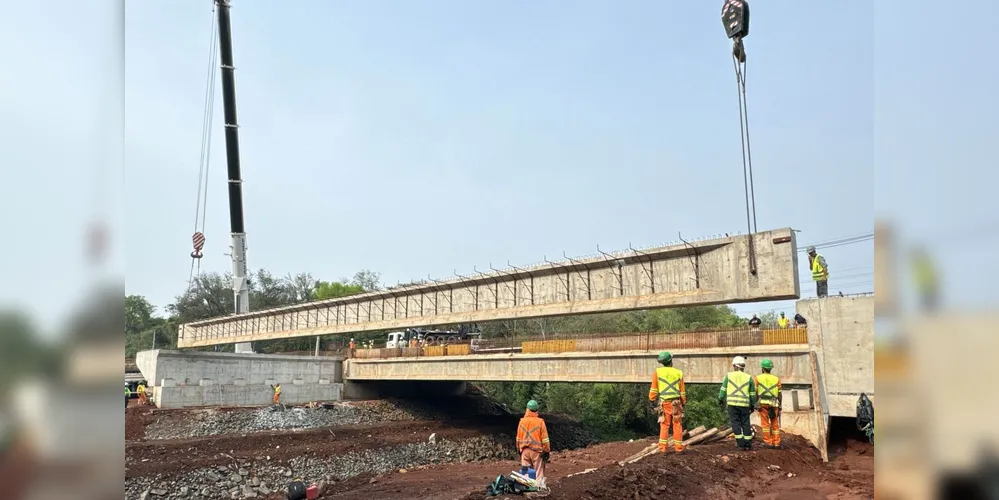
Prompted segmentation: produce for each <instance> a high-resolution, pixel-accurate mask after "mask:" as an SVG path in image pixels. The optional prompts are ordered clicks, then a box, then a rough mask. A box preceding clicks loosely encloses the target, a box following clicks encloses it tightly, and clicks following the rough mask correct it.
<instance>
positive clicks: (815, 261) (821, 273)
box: [808, 247, 829, 297]
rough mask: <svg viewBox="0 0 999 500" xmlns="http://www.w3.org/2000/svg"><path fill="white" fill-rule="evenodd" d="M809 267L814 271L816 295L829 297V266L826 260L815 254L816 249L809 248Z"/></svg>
mask: <svg viewBox="0 0 999 500" xmlns="http://www.w3.org/2000/svg"><path fill="white" fill-rule="evenodd" d="M808 267H810V268H811V269H812V279H813V280H815V295H817V296H819V297H828V296H829V266H827V265H826V258H825V257H823V256H822V255H820V254H818V253H815V247H808Z"/></svg>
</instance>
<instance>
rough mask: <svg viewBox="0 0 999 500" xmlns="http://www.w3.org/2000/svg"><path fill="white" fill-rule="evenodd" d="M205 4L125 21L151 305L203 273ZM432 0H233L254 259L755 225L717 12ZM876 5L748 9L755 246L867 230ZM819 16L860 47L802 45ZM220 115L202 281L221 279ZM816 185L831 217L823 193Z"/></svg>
mask: <svg viewBox="0 0 999 500" xmlns="http://www.w3.org/2000/svg"><path fill="white" fill-rule="evenodd" d="M203 4H204V2H202V3H198V2H174V3H169V4H166V3H131V4H129V5H128V9H127V12H126V40H127V44H126V48H127V51H126V81H125V82H126V84H125V88H126V90H125V94H126V116H127V120H128V126H127V129H126V151H125V155H126V164H127V165H128V167H127V169H128V170H127V172H128V173H127V190H126V195H125V200H126V204H127V206H129V207H133V208H130V210H129V212H128V213H127V214H126V215H125V224H126V228H127V231H128V241H127V242H126V247H125V248H126V260H127V266H128V280H127V288H128V292H129V293H141V294H144V295H147V296H148V297H149V298H150V299H152V300H153V301H154V303H156V304H159V305H163V304H165V303H167V302H169V300H170V299H171V298H172V297H173V296H174V295H175V294H177V293H179V292H180V291H181V290H182V289H183V287H184V283H185V281H186V279H187V276H188V271H189V262H190V261H189V259H188V258H187V253H189V251H190V250H189V246H190V243H189V235H190V233H191V232H192V230H193V220H194V211H195V193H196V187H197V172H198V158H199V153H200V149H199V147H200V137H201V135H200V134H201V111H202V107H203V105H204V102H203V92H204V86H205V76H206V75H205V71H206V60H207V55H208V47H209V45H208V44H209V40H210V37H211V35H212V30H213V29H214V28H213V26H212V24H211V19H212V13H211V10H210V9H208V8H206V7H205V6H204V5H203ZM279 5H280V6H279ZM434 5H435V8H433V9H427V8H425V7H420V6H418V4H416V3H406V4H401V3H398V2H396V3H394V4H390V3H388V2H364V3H346V2H327V3H322V4H320V3H318V2H309V3H305V2H303V3H297V4H288V3H284V4H265V3H263V2H245V3H237V4H236V6H235V7H234V9H233V11H232V17H233V37H234V46H235V61H236V67H237V71H236V79H237V80H236V84H237V100H238V110H239V121H240V127H241V128H240V140H241V153H242V155H241V156H242V162H243V174H244V178H245V183H244V196H245V211H246V226H247V232H248V241H249V249H250V250H249V262H250V266H251V267H253V268H257V267H264V268H266V269H269V270H271V271H272V272H274V273H276V274H279V275H280V274H285V273H289V272H292V273H294V272H299V271H310V272H312V273H313V274H314V275H315V276H317V277H321V278H337V277H339V276H343V275H350V274H353V272H354V271H356V270H358V269H361V268H369V269H372V270H375V271H378V272H381V273H382V275H383V278H384V280H385V281H386V282H387V283H393V284H394V283H395V282H396V281H407V280H410V279H414V278H421V277H425V276H426V275H427V274H428V273H430V274H431V275H433V276H435V277H439V276H447V275H450V274H451V273H452V272H453V271H454V270H455V269H457V271H458V272H459V273H466V272H470V271H471V269H472V266H473V265H474V266H478V268H480V269H484V268H486V267H487V266H488V264H489V263H490V262H491V263H493V264H497V265H498V264H501V263H505V262H506V260H507V259H509V260H511V261H512V262H513V263H527V262H534V261H538V260H540V259H541V257H542V256H544V255H548V256H549V257H553V256H560V255H561V252H562V251H565V252H567V253H568V254H569V255H574V254H589V253H593V252H594V251H595V248H596V245H598V244H599V245H600V246H601V248H604V249H619V248H626V247H627V246H628V244H629V242H630V243H634V244H636V245H638V244H643V245H647V244H656V243H661V242H665V241H671V240H676V239H677V233H678V232H682V233H683V235H684V236H685V237H703V236H708V235H713V234H720V233H725V232H729V233H735V232H738V231H742V232H744V231H745V213H744V199H743V191H742V186H743V184H742V182H743V180H742V173H741V160H740V158H741V156H740V149H739V135H738V134H739V129H738V121H737V120H738V108H737V97H736V94H735V92H736V85H735V81H734V76H733V70H732V63H731V59H730V57H729V55H728V54H729V44H730V42H729V41H728V40H727V39H726V38H725V37H724V34H723V32H722V27H721V22H720V20H719V6H718V5H714V4H708V3H691V4H689V5H682V6H681V5H675V6H663V5H652V4H642V5H639V4H634V5H632V6H627V7H624V8H622V7H620V6H617V7H612V6H611V4H608V3H605V2H580V3H577V4H576V6H575V7H574V8H573V9H566V8H564V6H563V5H562V4H556V3H542V4H541V5H534V4H532V3H528V2H514V3H505V4H504V6H503V7H500V6H499V4H493V5H491V6H490V5H486V4H483V3H476V4H474V5H473V4H471V3H468V2H438V3H435V4H434ZM817 9H827V11H822V10H817ZM871 13H872V11H871V9H870V7H866V6H862V5H861V4H860V3H857V4H856V8H852V9H851V8H843V7H837V8H832V7H828V6H827V7H821V6H809V7H806V6H804V5H801V6H799V5H797V4H795V3H791V2H787V3H784V4H782V5H781V6H780V8H779V9H774V8H773V7H768V6H766V5H761V6H759V7H756V8H755V10H754V11H753V23H754V24H753V33H752V34H751V36H750V39H749V40H748V50H749V54H750V55H749V57H750V61H749V64H750V66H749V92H750V119H751V125H752V138H753V147H754V149H753V152H754V166H755V185H756V199H757V217H758V221H759V227H760V228H761V229H767V228H777V227H786V226H791V227H793V228H795V229H800V230H801V233H800V234H799V237H800V240H799V241H800V242H802V243H808V242H812V241H824V240H830V239H835V238H839V237H843V236H851V235H857V234H863V233H867V232H869V231H871V229H872V220H873V203H872V202H871V199H872V197H873V187H872V186H871V184H870V182H869V181H870V176H871V171H872V168H873V167H872V159H873V134H872V127H873V116H872V113H871V108H872V99H873V91H874V87H873V85H872V78H873V74H872V46H871V32H872V27H873V19H872V16H871ZM815 16H818V17H823V18H829V19H832V20H833V22H835V21H836V20H838V21H839V22H843V23H849V25H850V26H851V30H845V31H843V32H841V33H838V34H835V35H834V36H832V37H829V38H826V39H824V40H822V41H820V42H816V43H813V44H808V45H806V44H802V43H800V42H801V40H805V39H807V38H808V36H809V28H808V27H807V25H805V24H804V23H802V22H801V19H803V18H808V17H815ZM858 33H859V34H862V35H863V36H857V35H858ZM816 53H817V54H818V55H819V57H816ZM216 107H217V108H218V109H217V115H216V116H217V117H218V118H217V121H216V127H215V135H214V138H213V148H212V152H213V155H212V167H211V170H210V173H209V175H210V179H209V182H210V192H209V206H208V210H209V211H208V220H209V222H208V224H207V230H206V234H207V237H208V245H207V247H206V254H207V256H206V258H205V259H204V262H203V266H204V268H205V269H210V270H223V269H227V264H228V263H227V257H225V256H224V255H223V253H224V252H225V250H226V249H227V241H228V217H227V212H226V204H225V203H226V191H225V184H226V182H225V163H224V156H223V152H224V149H223V147H222V145H223V137H222V130H221V129H222V127H221V99H218V100H217V101H216ZM819 179H821V181H820V180H819ZM816 183H821V184H822V185H823V190H824V191H825V192H826V193H828V194H827V199H818V200H817V199H815V197H814V196H812V195H811V194H810V193H811V192H812V191H813V189H814V187H813V186H814V185H815V184H816ZM150 221H156V223H155V224H148V223H149V222H150ZM871 248H872V247H871V245H870V242H867V243H862V244H857V245H851V246H846V247H839V248H835V249H830V250H829V251H828V252H827V258H828V259H829V261H830V264H831V265H833V266H835V267H834V268H833V269H837V268H838V269H850V270H852V271H853V272H850V273H845V274H846V276H844V277H843V278H841V279H840V281H839V284H840V285H841V286H845V288H844V291H846V292H847V293H850V292H860V291H865V290H870V289H872V288H873V287H872V285H871V283H872V281H873V278H872V270H873V268H872V267H873V264H872V260H871ZM864 272H866V273H867V274H864ZM835 279H836V278H834V282H833V289H834V290H835V289H837V288H836V286H837V282H836V281H835ZM803 285H804V287H805V289H806V290H811V284H810V283H808V282H806V283H804V284H803Z"/></svg>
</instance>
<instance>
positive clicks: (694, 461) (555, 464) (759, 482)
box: [274, 436, 874, 500]
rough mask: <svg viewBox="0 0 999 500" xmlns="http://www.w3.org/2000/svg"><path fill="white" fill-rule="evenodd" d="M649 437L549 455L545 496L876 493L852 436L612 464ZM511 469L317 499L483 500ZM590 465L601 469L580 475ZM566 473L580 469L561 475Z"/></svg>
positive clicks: (385, 481) (868, 463) (460, 467)
mask: <svg viewBox="0 0 999 500" xmlns="http://www.w3.org/2000/svg"><path fill="white" fill-rule="evenodd" d="M652 442H654V441H653V440H651V439H649V440H641V441H635V442H633V443H607V444H599V445H595V446H591V447H590V448H587V449H585V450H574V451H569V452H565V453H560V454H555V455H553V457H552V462H551V463H550V464H549V468H548V470H547V475H548V483H549V485H550V486H551V490H552V491H551V494H550V495H549V496H548V497H547V498H549V499H552V500H559V499H565V500H598V499H599V500H618V499H639V500H645V499H663V500H665V499H699V500H708V499H712V500H713V499H733V500H734V499H742V498H756V499H766V500H811V499H816V500H820V499H821V500H831V499H835V500H855V499H856V500H859V499H869V498H873V496H874V452H873V447H872V446H870V445H868V444H864V443H858V442H851V443H850V444H849V446H848V447H845V448H843V449H842V450H840V452H839V453H838V455H837V456H836V457H835V458H834V459H832V460H831V461H830V463H827V464H823V463H822V460H821V458H820V457H819V455H818V452H817V451H816V450H815V449H814V448H812V447H811V446H809V445H808V444H807V443H805V442H804V441H803V440H802V439H800V438H797V437H796V436H788V437H787V442H786V445H785V446H784V447H783V448H782V449H780V450H767V449H762V448H759V449H757V450H755V451H751V452H742V451H738V450H736V449H735V444H734V442H731V441H728V442H722V443H715V444H709V445H704V446H692V447H691V448H690V449H688V450H686V451H685V452H684V453H682V454H679V455H677V454H673V453H669V454H666V455H654V456H652V457H649V458H646V459H644V460H642V461H640V462H638V463H635V464H631V465H626V466H624V467H621V466H618V465H617V461H619V460H621V459H623V458H625V457H627V456H629V455H631V454H633V453H635V452H637V451H639V450H641V449H642V448H644V447H645V446H648V445H649V444H651V443H652ZM516 468H517V464H516V463H515V462H512V461H489V462H479V463H473V464H457V465H447V466H436V467H427V468H422V469H418V470H411V471H406V472H405V473H402V472H397V473H394V474H386V475H383V476H379V477H375V478H372V477H370V476H368V477H358V478H354V479H352V480H350V481H345V482H343V483H340V484H337V485H335V486H333V487H332V488H331V489H329V490H328V491H327V492H326V493H325V494H324V495H323V496H322V497H321V498H324V499H340V500H362V499H363V500H385V499H398V498H422V499H427V500H481V499H485V498H489V497H486V496H485V494H484V490H485V486H486V485H487V484H488V483H489V482H490V481H492V480H493V479H495V478H496V476H497V475H500V474H506V473H509V471H511V470H516ZM590 468H598V470H596V471H594V472H590V473H585V474H578V473H580V472H583V471H585V470H586V469H590ZM570 474H578V475H573V476H572V477H566V476H568V475H570ZM789 474H790V476H789ZM274 498H280V496H275V497H274ZM491 498H497V499H506V498H524V497H491Z"/></svg>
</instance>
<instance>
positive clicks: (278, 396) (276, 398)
mask: <svg viewBox="0 0 999 500" xmlns="http://www.w3.org/2000/svg"><path fill="white" fill-rule="evenodd" d="M278 399H281V395H280V394H278V393H276V392H275V393H274V404H278Z"/></svg>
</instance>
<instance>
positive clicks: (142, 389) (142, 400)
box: [135, 380, 146, 406]
mask: <svg viewBox="0 0 999 500" xmlns="http://www.w3.org/2000/svg"><path fill="white" fill-rule="evenodd" d="M135 392H136V393H137V394H138V395H139V402H138V405H139V406H143V405H145V404H146V381H145V380H143V381H142V382H139V386H138V387H136V388H135Z"/></svg>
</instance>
